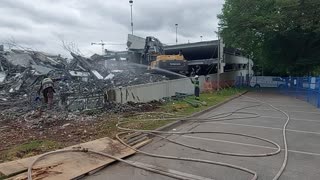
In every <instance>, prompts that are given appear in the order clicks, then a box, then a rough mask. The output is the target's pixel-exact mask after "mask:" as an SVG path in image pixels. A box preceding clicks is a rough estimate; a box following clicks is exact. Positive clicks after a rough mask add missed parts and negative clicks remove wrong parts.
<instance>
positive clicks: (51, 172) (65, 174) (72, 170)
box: [0, 138, 150, 179]
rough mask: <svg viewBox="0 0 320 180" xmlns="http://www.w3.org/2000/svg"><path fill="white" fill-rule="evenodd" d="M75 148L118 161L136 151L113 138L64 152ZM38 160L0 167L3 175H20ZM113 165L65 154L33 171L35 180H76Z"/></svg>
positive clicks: (103, 159)
mask: <svg viewBox="0 0 320 180" xmlns="http://www.w3.org/2000/svg"><path fill="white" fill-rule="evenodd" d="M148 142H150V140H147V141H144V142H141V143H139V144H137V145H135V147H136V148H138V147H141V146H143V145H145V144H146V143H148ZM74 147H83V148H88V149H89V150H93V151H99V152H104V153H107V154H111V155H114V156H116V157H118V158H124V157H127V156H129V155H132V154H134V153H135V151H133V150H131V149H129V148H126V147H125V146H124V145H122V144H121V143H119V142H118V141H115V140H112V139H110V138H102V139H97V140H95V141H91V142H87V143H83V144H79V145H76V146H71V147H68V148H65V149H72V148H74ZM37 157H38V156H35V157H30V158H26V159H21V160H17V161H12V162H7V163H3V164H0V172H1V173H3V174H4V175H11V174H14V173H17V172H21V171H26V170H27V168H28V166H29V165H30V164H31V163H32V162H33V161H34V160H35V158H37ZM112 162H114V160H113V159H110V158H106V157H102V156H99V155H95V154H91V153H83V152H70V153H62V154H56V155H52V156H47V157H44V158H43V159H42V160H40V161H39V162H38V163H37V164H36V166H35V167H34V168H36V169H37V170H35V172H34V173H35V174H37V173H38V174H39V177H38V178H36V179H73V178H76V177H79V176H82V175H83V174H86V173H88V172H90V171H94V170H96V169H98V168H100V167H103V166H106V165H107V164H110V163H112ZM39 171H41V173H39ZM40 176H41V177H40ZM25 178H26V173H23V174H20V175H17V176H14V177H12V178H10V179H25Z"/></svg>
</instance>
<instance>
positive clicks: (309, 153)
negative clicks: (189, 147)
mask: <svg viewBox="0 0 320 180" xmlns="http://www.w3.org/2000/svg"><path fill="white" fill-rule="evenodd" d="M182 137H186V138H192V139H200V140H206V141H215V142H222V143H230V144H237V145H244V146H251V147H260V148H266V149H277V148H275V147H269V146H261V145H255V144H247V143H239V142H234V141H225V140H220V139H212V138H203V137H196V136H187V135H183V136H182ZM281 150H284V149H281ZM288 151H289V152H293V153H299V154H307V155H313V156H320V154H319V153H312V152H306V151H296V150H288Z"/></svg>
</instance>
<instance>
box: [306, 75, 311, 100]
mask: <svg viewBox="0 0 320 180" xmlns="http://www.w3.org/2000/svg"><path fill="white" fill-rule="evenodd" d="M308 82H309V86H308V94H307V101H308V102H310V99H311V77H310V76H309V79H308Z"/></svg>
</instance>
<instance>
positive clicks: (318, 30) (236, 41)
mask: <svg viewBox="0 0 320 180" xmlns="http://www.w3.org/2000/svg"><path fill="white" fill-rule="evenodd" d="M218 18H219V19H220V24H219V25H220V27H221V31H220V33H221V36H222V37H223V38H224V42H225V43H226V45H227V46H231V47H235V48H239V49H241V50H242V51H243V52H245V53H246V54H247V55H249V56H250V57H251V58H253V59H254V61H255V63H256V64H258V65H260V66H264V67H265V69H266V70H268V71H269V72H270V73H272V74H281V75H306V74H308V73H309V72H313V71H315V70H317V69H319V67H320V1H319V0H226V1H225V4H224V6H223V10H222V14H220V15H218Z"/></svg>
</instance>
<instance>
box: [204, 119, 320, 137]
mask: <svg viewBox="0 0 320 180" xmlns="http://www.w3.org/2000/svg"><path fill="white" fill-rule="evenodd" d="M203 123H207V124H226V125H234V126H245V127H255V128H264V129H274V130H281V131H282V128H273V127H268V126H254V125H247V124H236V123H222V122H203ZM286 131H291V132H298V133H305V134H317V135H320V133H319V132H313V131H300V130H294V129H287V130H286Z"/></svg>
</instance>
